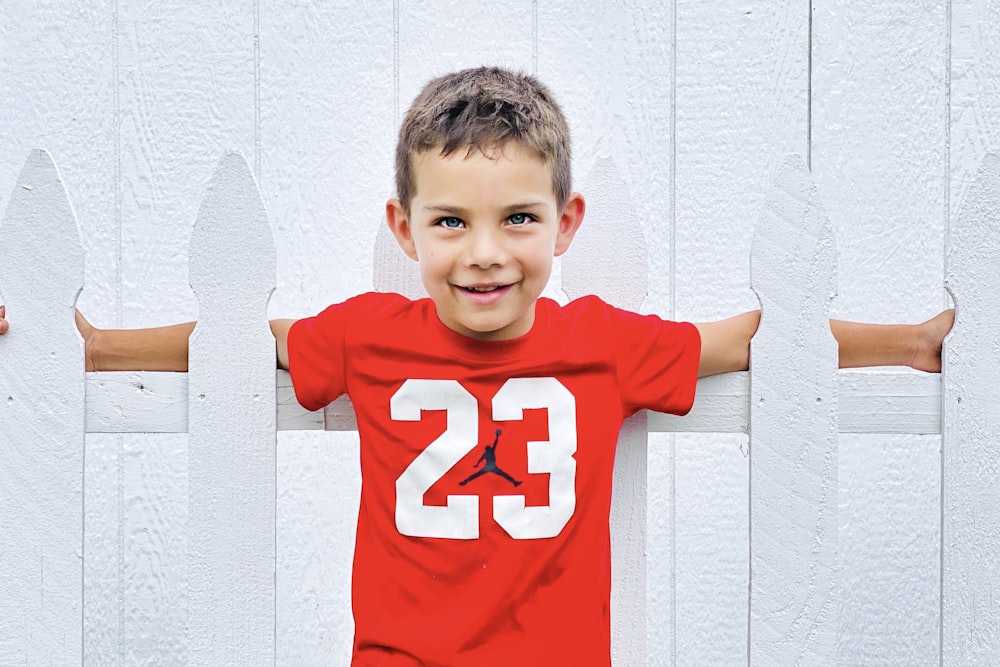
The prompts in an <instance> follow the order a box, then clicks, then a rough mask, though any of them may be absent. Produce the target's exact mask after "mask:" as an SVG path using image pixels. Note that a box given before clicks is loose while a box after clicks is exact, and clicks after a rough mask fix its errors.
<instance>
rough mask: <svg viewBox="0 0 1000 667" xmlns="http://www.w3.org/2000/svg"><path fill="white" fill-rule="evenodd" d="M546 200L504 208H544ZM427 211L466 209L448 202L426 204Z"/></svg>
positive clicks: (444, 211)
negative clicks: (450, 204) (449, 204)
mask: <svg viewBox="0 0 1000 667" xmlns="http://www.w3.org/2000/svg"><path fill="white" fill-rule="evenodd" d="M545 205H546V204H545V202H543V201H527V202H521V203H518V204H510V205H509V206H504V207H503V210H504V211H507V212H511V211H523V210H525V209H533V208H544V207H545ZM424 210H425V211H434V212H437V213H452V214H456V215H458V214H462V213H465V209H464V208H462V207H461V206H448V205H447V204H434V205H428V206H424Z"/></svg>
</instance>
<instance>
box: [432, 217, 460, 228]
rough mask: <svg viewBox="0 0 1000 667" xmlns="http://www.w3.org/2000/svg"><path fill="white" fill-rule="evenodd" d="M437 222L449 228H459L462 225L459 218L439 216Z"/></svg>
mask: <svg viewBox="0 0 1000 667" xmlns="http://www.w3.org/2000/svg"><path fill="white" fill-rule="evenodd" d="M437 224H438V225H440V226H441V227H447V228H448V229H458V228H460V227H461V226H462V221H461V220H460V219H459V218H438V221H437Z"/></svg>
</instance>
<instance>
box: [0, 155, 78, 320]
mask: <svg viewBox="0 0 1000 667" xmlns="http://www.w3.org/2000/svg"><path fill="white" fill-rule="evenodd" d="M0 247H2V250H0V252H2V254H0V290H2V293H3V296H4V298H5V299H6V302H7V305H8V307H10V308H11V310H12V312H13V311H14V307H15V306H17V307H18V310H17V311H16V312H18V313H22V312H23V311H21V310H20V308H30V307H32V305H33V304H35V303H37V302H44V303H42V304H41V305H40V306H39V307H44V308H52V307H55V306H56V304H55V303H54V302H53V298H57V299H58V307H62V308H66V307H69V308H72V307H73V306H74V305H75V303H76V296H77V294H79V292H80V290H81V289H82V287H83V246H82V245H81V244H80V232H79V230H78V229H77V225H76V217H75V216H74V215H73V210H72V208H71V207H70V203H69V198H68V197H67V195H66V190H65V188H64V187H63V184H62V179H61V178H60V176H59V171H58V170H57V169H56V165H55V163H54V162H53V161H52V157H51V156H50V155H49V154H48V152H47V151H44V150H39V149H36V150H33V151H32V152H31V153H30V154H29V155H28V159H27V161H26V162H25V164H24V168H23V169H22V170H21V173H20V175H19V176H18V179H17V184H16V185H15V186H14V192H13V193H12V194H11V198H10V203H9V204H8V206H7V211H6V214H5V216H4V225H3V227H2V228H0ZM26 273H31V274H35V279H34V280H31V281H27V280H22V279H20V276H23V275H25V274H26ZM22 304H23V305H22ZM23 314H24V315H27V314H28V313H27V312H24V313H23ZM22 319H24V320H28V318H27V317H23V318H22ZM70 319H71V321H72V318H70ZM26 324H28V325H30V322H27V323H26Z"/></svg>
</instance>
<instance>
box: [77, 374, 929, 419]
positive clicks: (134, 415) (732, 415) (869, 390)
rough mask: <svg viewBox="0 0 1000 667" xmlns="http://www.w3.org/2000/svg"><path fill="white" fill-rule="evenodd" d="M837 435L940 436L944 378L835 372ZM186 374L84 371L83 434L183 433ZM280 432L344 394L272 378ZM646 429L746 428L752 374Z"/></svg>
mask: <svg viewBox="0 0 1000 667" xmlns="http://www.w3.org/2000/svg"><path fill="white" fill-rule="evenodd" d="M837 386H838V393H839V396H840V397H839V399H838V415H839V417H838V423H839V426H840V428H839V432H840V433H897V434H924V435H930V434H938V433H940V432H941V409H940V407H941V376H940V375H938V374H934V373H918V372H915V371H878V372H869V371H863V370H855V369H851V370H842V371H839V372H838V374H837ZM187 387H188V380H187V374H186V373H164V372H153V371H119V372H97V373H87V411H86V412H87V415H86V416H87V433H187V424H188V421H187V420H188V417H187V414H188V406H187V391H188V389H187ZM276 391H277V401H276V402H277V404H276V410H277V425H278V430H279V431H323V430H325V431H355V430H357V423H356V422H355V421H354V409H353V408H352V406H351V403H350V401H349V400H348V399H347V397H346V396H342V397H341V398H338V399H337V400H336V401H334V402H333V403H331V404H330V405H328V406H327V407H326V408H324V409H323V410H317V411H316V412H309V411H308V410H306V409H305V408H303V407H302V406H301V405H299V403H298V401H296V400H295V392H294V390H293V389H292V380H291V377H290V376H289V375H288V371H283V370H279V371H278V372H277V378H276ZM648 429H649V432H650V433H748V432H749V430H750V373H749V372H746V371H743V372H739V373H725V374H723V375H713V376H710V377H706V378H702V379H700V380H699V381H698V393H697V396H696V398H695V401H694V407H692V408H691V412H689V413H688V414H686V415H685V416H683V417H677V416H676V415H667V414H662V413H659V412H650V413H649V414H648Z"/></svg>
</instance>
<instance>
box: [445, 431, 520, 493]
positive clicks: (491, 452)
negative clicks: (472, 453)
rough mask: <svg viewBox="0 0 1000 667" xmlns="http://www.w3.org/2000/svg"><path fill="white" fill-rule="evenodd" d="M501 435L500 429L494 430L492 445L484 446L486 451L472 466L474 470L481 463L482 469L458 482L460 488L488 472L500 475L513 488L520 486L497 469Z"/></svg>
mask: <svg viewBox="0 0 1000 667" xmlns="http://www.w3.org/2000/svg"><path fill="white" fill-rule="evenodd" d="M501 433H503V431H501V430H500V429H497V430H496V437H495V438H493V444H492V445H486V450H485V451H484V452H483V455H482V456H480V457H479V460H478V461H476V465H475V466H473V467H474V468H478V467H479V464H480V463H483V464H485V465H483V469H482V470H477V471H476V472H474V473H472V474H471V475H469V476H468V477H466V478H465V479H463V480H462V481H461V482H459V485H460V486H465V485H466V484H468V483H469V482H471V481H472V480H474V479H476V478H477V477H482V476H483V475H485V474H486V473H488V472H491V473H494V474H496V475H500V476H501V477H503V478H504V479H505V480H507V481H508V482H510V483H511V484H513V485H514V486H520V485H521V482H519V481H517V480H516V479H514V478H513V477H511V476H510V475H508V474H507V473H505V472H504V471H503V470H501V469H500V468H499V467H497V442H498V441H499V440H500V434H501Z"/></svg>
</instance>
